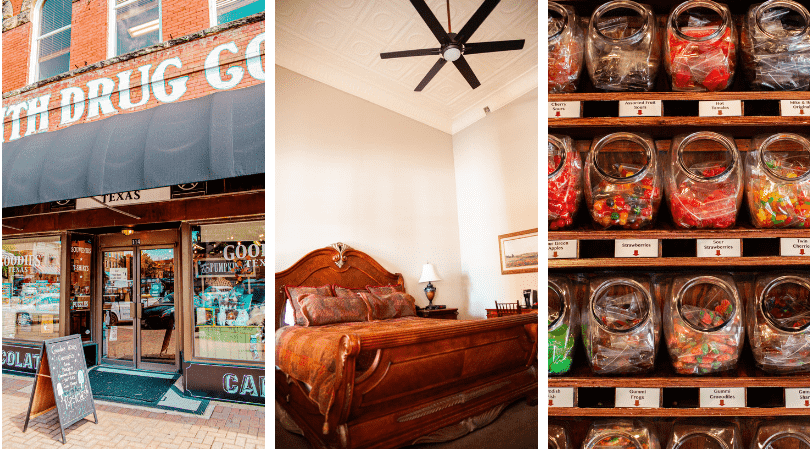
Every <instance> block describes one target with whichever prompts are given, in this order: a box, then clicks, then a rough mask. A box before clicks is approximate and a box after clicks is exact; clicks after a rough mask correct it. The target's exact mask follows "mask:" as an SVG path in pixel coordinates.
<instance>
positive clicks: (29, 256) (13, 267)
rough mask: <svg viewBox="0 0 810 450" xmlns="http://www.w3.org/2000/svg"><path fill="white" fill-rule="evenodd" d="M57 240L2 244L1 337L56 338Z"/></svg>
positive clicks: (57, 318) (58, 251) (16, 240)
mask: <svg viewBox="0 0 810 450" xmlns="http://www.w3.org/2000/svg"><path fill="white" fill-rule="evenodd" d="M61 251H62V242H61V241H60V239H59V238H58V237H53V238H31V239H13V240H12V239H6V240H4V241H3V314H2V318H3V338H11V339H20V340H27V341H43V340H45V339H51V338H55V337H58V336H59V274H60V273H61V271H60V264H59V258H60V255H61Z"/></svg>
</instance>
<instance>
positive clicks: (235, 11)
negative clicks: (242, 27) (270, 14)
mask: <svg viewBox="0 0 810 450" xmlns="http://www.w3.org/2000/svg"><path fill="white" fill-rule="evenodd" d="M214 1H216V11H217V22H216V24H217V25H219V24H223V23H226V22H231V21H234V20H237V19H241V18H243V17H247V16H250V15H253V14H256V13H260V12H263V11H264V0H214Z"/></svg>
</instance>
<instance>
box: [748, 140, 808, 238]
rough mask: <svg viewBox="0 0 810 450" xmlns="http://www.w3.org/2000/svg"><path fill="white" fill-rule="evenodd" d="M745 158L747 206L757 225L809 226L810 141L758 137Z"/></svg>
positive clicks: (768, 226)
mask: <svg viewBox="0 0 810 450" xmlns="http://www.w3.org/2000/svg"><path fill="white" fill-rule="evenodd" d="M751 148H752V150H751V151H750V152H748V156H747V157H746V179H747V189H746V195H747V198H748V209H749V210H750V212H751V221H752V222H753V224H754V225H755V226H756V227H757V228H810V140H808V139H807V137H805V136H803V135H800V134H793V133H777V134H774V135H771V136H756V137H754V139H752V140H751Z"/></svg>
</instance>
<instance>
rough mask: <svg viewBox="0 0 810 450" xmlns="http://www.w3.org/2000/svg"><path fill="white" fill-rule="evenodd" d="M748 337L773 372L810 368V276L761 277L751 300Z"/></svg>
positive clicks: (762, 362)
mask: <svg viewBox="0 0 810 450" xmlns="http://www.w3.org/2000/svg"><path fill="white" fill-rule="evenodd" d="M747 316H748V319H747V322H748V340H749V341H750V342H751V348H752V350H753V352H754V359H755V360H756V363H757V366H759V367H760V368H761V369H762V370H764V371H766V372H771V373H796V372H808V371H810V276H808V274H807V273H804V274H799V273H795V274H773V275H765V276H759V277H758V278H757V280H756V283H755V287H754V296H753V297H752V298H751V299H750V300H749V302H748V314H747Z"/></svg>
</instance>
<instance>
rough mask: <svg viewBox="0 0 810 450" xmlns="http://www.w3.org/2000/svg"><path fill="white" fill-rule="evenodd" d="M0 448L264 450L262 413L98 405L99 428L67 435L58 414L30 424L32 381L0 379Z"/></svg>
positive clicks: (222, 405) (220, 406)
mask: <svg viewBox="0 0 810 450" xmlns="http://www.w3.org/2000/svg"><path fill="white" fill-rule="evenodd" d="M2 380H3V441H2V447H3V448H264V431H265V429H264V408H263V407H258V406H250V405H239V404H236V403H227V402H213V401H212V402H211V403H210V404H209V406H208V408H207V410H206V412H205V414H204V415H202V416H194V415H191V414H182V413H174V412H170V411H164V410H158V409H152V408H141V407H137V406H133V405H124V404H120V403H111V402H106V401H101V400H96V401H95V404H96V412H97V413H98V424H95V423H93V416H92V415H91V416H89V417H90V420H89V421H88V420H82V421H79V422H78V423H75V424H73V425H71V426H70V427H68V428H67V429H66V430H65V438H66V441H67V444H65V445H62V436H61V434H60V433H59V422H58V417H57V414H56V410H53V411H50V412H48V413H46V414H43V415H41V416H39V417H37V418H35V419H31V420H30V421H29V422H28V430H26V432H25V433H23V431H22V428H23V423H24V422H25V414H26V412H27V411H28V401H29V399H30V395H31V394H30V392H31V385H32V384H33V378H29V377H21V376H15V375H7V374H3V375H2Z"/></svg>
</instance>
